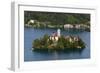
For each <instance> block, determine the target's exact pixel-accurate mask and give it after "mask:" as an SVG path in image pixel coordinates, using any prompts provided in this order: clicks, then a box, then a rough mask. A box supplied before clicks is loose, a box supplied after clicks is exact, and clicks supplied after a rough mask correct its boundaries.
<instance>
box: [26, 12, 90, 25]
mask: <svg viewBox="0 0 100 73" xmlns="http://www.w3.org/2000/svg"><path fill="white" fill-rule="evenodd" d="M31 19H32V20H37V21H39V22H50V23H51V25H64V24H87V23H88V22H89V21H90V14H78V13H54V12H35V11H34V12H33V11H24V23H25V24H27V23H28V21H29V20H31Z"/></svg>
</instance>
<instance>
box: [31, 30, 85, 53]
mask: <svg viewBox="0 0 100 73" xmlns="http://www.w3.org/2000/svg"><path fill="white" fill-rule="evenodd" d="M84 48H85V43H84V42H83V41H82V39H81V38H79V36H71V35H67V36H63V35H61V34H60V29H58V30H57V33H56V32H53V33H52V34H51V35H48V34H45V35H44V36H43V37H42V38H38V39H35V40H34V41H33V43H32V50H33V51H80V50H82V49H84Z"/></svg>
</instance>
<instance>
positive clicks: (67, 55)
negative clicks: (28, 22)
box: [24, 28, 90, 62]
mask: <svg viewBox="0 0 100 73" xmlns="http://www.w3.org/2000/svg"><path fill="white" fill-rule="evenodd" d="M56 31H57V29H34V28H24V61H25V62H26V61H44V60H68V59H87V58H90V32H86V31H80V30H71V29H69V30H61V34H62V35H78V36H79V37H80V38H81V39H82V40H83V41H84V42H85V44H86V48H85V49H83V50H82V51H81V52H44V53H43V52H42V53H41V52H34V51H32V42H33V40H34V39H37V38H40V37H43V35H44V34H49V35H51V34H52V32H56Z"/></svg>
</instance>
